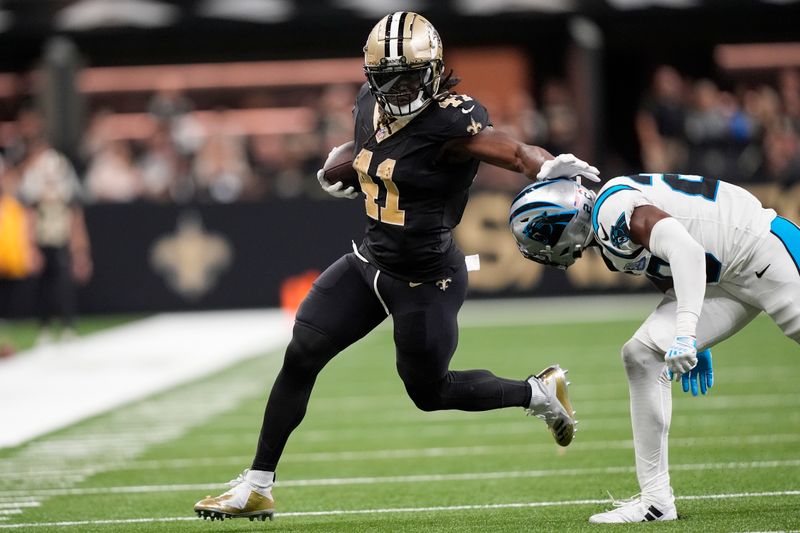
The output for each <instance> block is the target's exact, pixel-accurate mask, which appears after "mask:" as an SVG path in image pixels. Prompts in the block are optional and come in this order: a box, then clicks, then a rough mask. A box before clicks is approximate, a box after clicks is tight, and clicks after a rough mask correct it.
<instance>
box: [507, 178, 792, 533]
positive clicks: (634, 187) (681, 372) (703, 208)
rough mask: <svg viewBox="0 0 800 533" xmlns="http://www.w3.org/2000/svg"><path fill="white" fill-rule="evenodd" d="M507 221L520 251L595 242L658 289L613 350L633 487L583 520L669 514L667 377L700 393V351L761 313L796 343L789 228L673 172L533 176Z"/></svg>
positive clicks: (705, 365) (712, 182)
mask: <svg viewBox="0 0 800 533" xmlns="http://www.w3.org/2000/svg"><path fill="white" fill-rule="evenodd" d="M509 221H510V226H511V231H512V233H513V234H514V237H515V239H516V241H517V244H518V246H519V249H520V251H521V252H522V254H523V255H524V256H525V257H527V258H528V259H531V260H533V261H537V262H539V263H543V264H546V265H551V266H555V267H558V268H567V267H569V266H570V265H571V264H572V263H573V262H574V261H575V260H576V259H578V258H579V257H580V255H581V253H582V251H583V250H584V249H585V248H586V247H587V246H598V247H599V249H600V252H601V254H602V256H603V259H604V261H605V263H606V265H607V266H608V267H609V268H610V269H611V270H614V271H620V272H626V273H629V274H635V275H645V276H647V277H648V278H650V279H651V280H652V281H653V282H654V283H655V284H656V285H657V286H659V287H660V288H662V289H663V290H664V291H665V293H664V297H663V299H662V300H661V302H660V303H659V304H658V306H657V307H656V309H655V311H653V312H652V313H651V315H650V316H649V317H648V318H647V319H646V320H645V322H644V323H643V324H642V325H641V327H639V329H638V330H637V331H636V332H635V333H634V334H633V336H632V337H631V339H630V340H628V341H627V342H626V343H625V344H624V345H623V347H622V359H623V362H624V365H625V370H626V373H627V377H628V385H629V390H630V397H631V403H630V405H631V424H632V427H633V434H634V448H635V455H636V473H637V477H638V481H639V485H640V488H641V493H640V495H639V496H637V497H635V498H633V499H631V500H629V501H627V502H624V503H623V504H622V505H620V506H618V507H617V508H616V509H614V510H612V511H608V512H605V513H599V514H596V515H593V516H592V517H591V518H590V521H591V522H595V523H620V522H641V521H651V520H675V519H676V518H677V511H676V509H675V500H674V496H673V492H672V487H671V485H670V478H669V470H668V463H667V455H668V454H667V438H666V435H667V434H668V433H669V425H670V418H671V413H672V397H671V387H670V384H671V378H672V377H673V376H680V379H682V381H683V389H684V391H686V390H688V389H689V386H690V384H691V388H692V392H693V393H694V394H695V395H696V394H697V385H698V383H697V382H698V380H699V385H700V389H701V391H703V392H705V390H706V388H707V387H710V386H711V385H712V383H713V373H712V370H711V354H710V352H709V351H708V350H709V349H710V348H711V347H712V346H713V345H715V344H717V343H719V342H721V341H722V340H724V339H726V338H728V337H730V336H731V335H733V334H735V333H736V332H737V331H739V330H740V329H741V328H743V327H744V326H745V325H747V323H749V322H750V321H751V320H752V319H753V318H755V317H756V316H757V315H758V314H759V313H760V312H761V311H765V312H766V313H767V314H768V315H769V316H770V317H771V318H772V319H773V320H774V321H775V322H776V323H777V325H778V326H779V327H780V328H781V329H782V330H783V332H784V334H786V336H788V337H790V338H791V339H793V340H795V341H796V342H798V343H800V228H798V227H797V225H796V224H794V223H793V222H791V221H790V220H787V219H785V218H783V217H780V216H777V214H776V213H775V211H773V210H772V209H765V208H764V207H762V205H761V203H760V202H759V201H758V199H756V198H755V197H754V196H753V195H751V194H750V193H749V192H747V191H746V190H744V189H742V188H741V187H738V186H735V185H733V184H730V183H727V182H724V181H721V180H717V179H713V178H706V177H702V176H694V175H682V174H637V175H631V176H620V177H617V178H614V179H612V180H610V181H608V182H607V183H606V184H605V185H604V186H603V188H602V189H601V190H600V191H599V193H598V194H597V195H595V193H594V192H592V191H590V190H588V189H586V188H584V187H582V186H581V185H580V184H579V183H576V182H575V181H573V180H555V181H549V182H544V183H535V184H532V185H529V186H527V187H526V188H525V189H523V190H522V191H521V192H520V194H519V195H517V197H516V198H515V199H514V201H513V203H512V205H511V216H510V219H509ZM698 349H699V350H701V351H700V353H698V351H697V350H698Z"/></svg>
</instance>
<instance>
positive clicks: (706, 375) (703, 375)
mask: <svg viewBox="0 0 800 533" xmlns="http://www.w3.org/2000/svg"><path fill="white" fill-rule="evenodd" d="M698 381H699V382H700V392H701V393H703V394H705V393H706V392H707V391H708V389H710V388H711V387H713V386H714V367H713V366H712V365H711V350H703V351H702V352H698V353H697V365H696V366H695V367H694V368H693V369H692V370H691V371H690V372H689V373H688V374H682V375H681V385H683V392H689V386H690V385H691V388H692V396H697V383H698Z"/></svg>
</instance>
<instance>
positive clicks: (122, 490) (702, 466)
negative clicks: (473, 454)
mask: <svg viewBox="0 0 800 533" xmlns="http://www.w3.org/2000/svg"><path fill="white" fill-rule="evenodd" d="M797 467H800V459H790V460H781V461H749V462H727V463H692V464H677V465H671V466H670V470H671V471H673V472H677V471H701V470H750V469H762V468H797ZM635 471H636V469H635V468H634V467H633V466H609V467H592V468H557V469H555V468H554V469H545V470H511V471H504V472H466V473H461V474H419V475H408V476H366V477H350V478H321V479H295V480H288V481H278V482H277V483H276V486H278V487H283V488H286V487H325V486H342V485H381V484H397V483H410V484H414V483H431V482H437V481H440V482H448V481H482V480H487V479H522V478H542V477H554V476H555V477H563V476H589V475H601V474H605V475H610V474H630V473H633V472H635ZM223 486H224V484H222V483H183V484H173V485H123V486H117V487H78V488H53V489H28V490H4V491H0V501H3V500H5V499H11V498H21V497H28V498H33V497H35V498H41V497H53V496H86V495H89V494H139V493H154V492H182V491H203V490H216V489H219V488H221V487H223Z"/></svg>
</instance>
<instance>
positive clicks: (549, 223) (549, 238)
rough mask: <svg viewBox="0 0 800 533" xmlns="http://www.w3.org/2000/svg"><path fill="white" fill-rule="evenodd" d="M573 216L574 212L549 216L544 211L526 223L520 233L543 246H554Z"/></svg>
mask: <svg viewBox="0 0 800 533" xmlns="http://www.w3.org/2000/svg"><path fill="white" fill-rule="evenodd" d="M574 216H575V211H569V212H566V213H557V214H553V215H550V214H548V213H547V212H546V211H545V212H544V213H543V214H542V215H541V216H538V217H536V218H534V219H531V221H530V222H528V225H527V226H525V229H523V230H522V232H523V233H524V234H525V235H526V236H527V237H528V238H529V239H533V240H534V241H537V242H540V243H542V244H544V245H549V246H555V245H556V243H557V242H558V239H560V238H561V234H563V233H564V230H565V229H566V228H567V224H569V221H570V220H572V218H573V217H574Z"/></svg>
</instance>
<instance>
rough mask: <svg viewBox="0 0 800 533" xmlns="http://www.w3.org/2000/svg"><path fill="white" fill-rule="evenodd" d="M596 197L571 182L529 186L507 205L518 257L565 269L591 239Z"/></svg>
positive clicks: (553, 181) (552, 182)
mask: <svg viewBox="0 0 800 533" xmlns="http://www.w3.org/2000/svg"><path fill="white" fill-rule="evenodd" d="M595 198H596V194H595V193H594V192H593V191H590V190H589V189H587V188H586V187H584V186H583V185H581V184H579V183H577V182H576V181H575V180H572V179H565V178H560V179H555V180H548V181H540V182H538V183H532V184H530V185H528V186H527V187H525V188H524V189H522V191H521V192H520V193H519V194H518V195H517V196H516V198H514V200H513V201H512V202H511V210H510V216H509V218H508V224H509V226H510V227H511V233H513V234H514V238H515V239H516V240H517V245H518V246H519V251H520V252H522V255H524V256H525V257H527V258H528V259H530V260H531V261H536V262H537V263H542V264H544V265H550V266H554V267H556V268H561V269H566V268H567V267H568V266H570V265H571V264H572V263H574V262H575V260H576V259H577V258H579V257H580V256H581V255H582V254H583V250H584V249H585V248H586V246H588V245H589V243H590V242H591V240H592V209H593V208H594V201H595Z"/></svg>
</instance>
